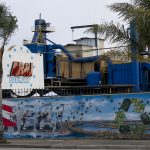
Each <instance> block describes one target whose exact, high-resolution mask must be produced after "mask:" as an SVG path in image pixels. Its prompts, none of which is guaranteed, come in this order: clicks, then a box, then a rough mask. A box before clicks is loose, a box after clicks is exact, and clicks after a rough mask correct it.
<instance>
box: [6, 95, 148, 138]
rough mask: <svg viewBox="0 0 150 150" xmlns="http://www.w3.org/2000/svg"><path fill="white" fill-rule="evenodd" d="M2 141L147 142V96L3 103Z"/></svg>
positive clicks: (56, 98) (112, 96) (30, 99)
mask: <svg viewBox="0 0 150 150" xmlns="http://www.w3.org/2000/svg"><path fill="white" fill-rule="evenodd" d="M3 126H4V136H5V138H71V137H72V138H76V137H86V138H88V137H99V138H103V139H104V138H106V139H107V138H111V139H118V138H121V139H123V138H124V139H126V138H134V139H150V93H147V94H119V95H100V96H69V97H43V98H41V97H39V98H26V99H12V100H3Z"/></svg>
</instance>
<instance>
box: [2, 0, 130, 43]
mask: <svg viewBox="0 0 150 150" xmlns="http://www.w3.org/2000/svg"><path fill="white" fill-rule="evenodd" d="M0 1H1V2H5V3H6V5H7V6H9V8H10V11H11V12H13V14H14V15H15V16H17V18H18V25H19V29H18V31H16V33H15V34H14V35H13V37H12V38H11V40H10V41H9V44H8V46H12V45H20V44H22V40H23V39H31V38H32V35H33V33H32V32H31V27H32V26H34V20H35V19H37V18H39V14H40V13H42V19H45V20H46V21H47V22H50V23H51V25H52V26H54V27H55V30H56V31H55V32H54V33H52V34H50V35H49V36H48V37H49V38H50V39H51V40H53V41H54V42H56V43H59V44H63V45H64V44H67V43H71V42H72V31H71V29H70V27H71V26H76V25H87V24H98V23H101V22H104V21H111V20H115V21H118V20H117V17H116V14H114V13H112V12H111V11H110V10H109V9H108V8H106V6H107V5H109V4H111V3H114V2H129V1H130V0H0ZM83 32H84V29H76V30H75V32H74V39H76V38H79V37H80V36H84V37H85V36H87V35H86V34H81V33H83Z"/></svg>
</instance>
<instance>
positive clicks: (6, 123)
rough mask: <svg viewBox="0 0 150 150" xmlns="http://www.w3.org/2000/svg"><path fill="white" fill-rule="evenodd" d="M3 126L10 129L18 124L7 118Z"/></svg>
mask: <svg viewBox="0 0 150 150" xmlns="http://www.w3.org/2000/svg"><path fill="white" fill-rule="evenodd" d="M3 125H4V126H6V127H9V126H11V127H14V126H16V122H12V121H10V120H8V119H6V118H3Z"/></svg>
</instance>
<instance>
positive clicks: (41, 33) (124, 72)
mask: <svg viewBox="0 0 150 150" xmlns="http://www.w3.org/2000/svg"><path fill="white" fill-rule="evenodd" d="M34 32H35V33H34V36H33V39H32V43H30V44H26V45H25V46H27V47H28V48H29V49H30V50H31V52H33V53H43V57H44V77H45V79H48V78H55V79H58V80H59V79H60V78H59V77H57V76H56V70H58V72H59V69H60V68H59V67H60V66H59V64H57V63H56V50H57V49H59V50H61V51H63V52H64V53H65V54H66V56H67V57H68V60H67V61H68V62H76V63H86V62H95V63H98V62H99V61H100V60H102V59H105V61H106V63H107V65H108V67H107V77H106V78H107V83H106V84H107V85H113V84H115V85H116V84H117V85H124V84H129V85H134V91H135V92H139V91H144V88H142V87H141V85H142V84H149V82H150V79H149V76H150V63H147V62H144V63H143V62H139V61H138V60H137V56H138V49H137V47H136V46H135V43H136V42H137V41H138V35H137V32H136V27H135V24H134V22H131V24H130V37H131V39H132V41H133V43H131V55H132V56H131V59H132V60H131V63H126V64H112V61H111V59H110V58H108V57H105V58H103V56H92V57H86V58H75V57H74V56H73V55H72V53H71V52H69V51H68V50H67V49H66V48H65V47H64V46H62V45H59V44H56V43H54V42H52V41H51V40H49V39H47V38H46V33H48V32H49V31H47V23H46V22H45V20H43V19H38V20H35V30H34ZM46 41H49V42H51V44H47V43H46ZM95 71H97V70H95ZM94 75H95V74H92V72H89V74H87V78H88V79H90V82H89V84H91V85H92V84H95V82H93V83H91V76H92V77H93V76H94ZM100 75H101V72H100V70H99V76H97V75H95V76H94V80H95V81H98V80H100ZM87 78H86V79H87ZM87 85H88V84H87Z"/></svg>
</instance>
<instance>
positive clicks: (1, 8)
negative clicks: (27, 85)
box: [0, 3, 18, 142]
mask: <svg viewBox="0 0 150 150" xmlns="http://www.w3.org/2000/svg"><path fill="white" fill-rule="evenodd" d="M17 27H18V26H17V18H16V16H13V15H12V13H11V12H10V11H9V8H8V7H7V6H6V4H5V3H0V139H1V141H0V142H4V140H2V139H3V138H2V136H3V122H2V89H1V82H2V73H3V71H2V57H3V52H4V47H5V45H6V44H7V42H8V40H9V38H10V37H11V36H12V34H13V33H14V31H15V30H16V29H17Z"/></svg>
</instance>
